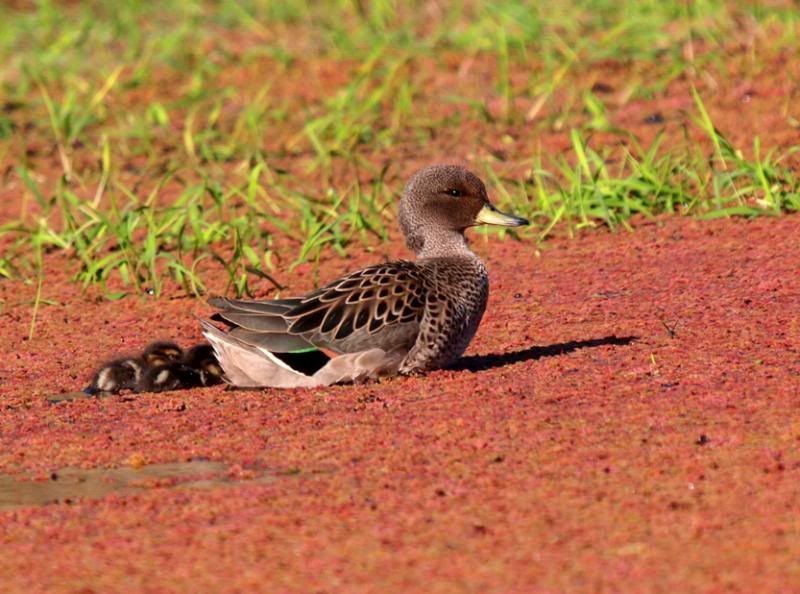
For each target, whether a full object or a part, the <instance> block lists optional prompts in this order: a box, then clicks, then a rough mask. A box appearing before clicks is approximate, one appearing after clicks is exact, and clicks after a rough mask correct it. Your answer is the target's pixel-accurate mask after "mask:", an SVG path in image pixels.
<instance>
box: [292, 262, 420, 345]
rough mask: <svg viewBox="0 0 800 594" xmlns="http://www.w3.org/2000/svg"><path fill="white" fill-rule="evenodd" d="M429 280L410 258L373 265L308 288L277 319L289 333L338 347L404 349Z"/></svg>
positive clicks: (411, 338)
mask: <svg viewBox="0 0 800 594" xmlns="http://www.w3.org/2000/svg"><path fill="white" fill-rule="evenodd" d="M429 285H430V283H429V279H427V278H426V275H425V274H424V271H423V269H422V268H420V266H419V265H418V264H416V263H414V262H405V261H398V262H390V263H387V264H378V265H375V266H370V267H368V268H364V269H362V270H359V271H358V272H354V273H352V274H349V275H347V276H344V277H342V278H340V279H338V280H336V281H334V282H332V283H330V284H328V285H326V286H324V287H322V288H321V289H318V290H316V291H314V292H313V293H311V294H309V295H308V296H306V297H304V298H302V299H301V300H300V303H298V304H296V305H294V306H293V307H292V308H291V309H289V311H287V312H286V313H283V314H281V318H282V319H283V320H285V321H286V322H287V324H288V326H287V331H288V332H289V333H290V334H292V335H296V336H303V337H305V338H306V340H308V341H309V342H310V343H312V344H314V345H317V346H320V347H324V348H330V349H332V350H334V351H338V352H356V351H359V350H366V349H369V348H373V347H377V348H381V349H384V350H387V351H389V350H392V349H397V348H402V347H403V346H406V345H407V346H408V348H410V345H411V344H413V342H414V340H415V337H416V332H417V331H418V328H419V321H420V320H421V319H422V315H423V313H424V311H425V302H426V297H427V296H428V293H429V292H430V286H429Z"/></svg>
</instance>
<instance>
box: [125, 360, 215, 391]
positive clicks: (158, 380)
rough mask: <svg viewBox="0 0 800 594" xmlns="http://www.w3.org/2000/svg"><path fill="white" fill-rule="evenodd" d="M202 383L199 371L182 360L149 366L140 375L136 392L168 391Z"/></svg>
mask: <svg viewBox="0 0 800 594" xmlns="http://www.w3.org/2000/svg"><path fill="white" fill-rule="evenodd" d="M202 385H204V384H203V381H202V377H201V372H200V371H198V370H197V369H193V368H191V367H189V366H188V365H186V364H185V363H183V362H182V361H172V362H170V363H167V364H166V365H157V366H153V367H150V368H149V369H147V370H146V371H145V373H144V374H143V375H142V378H141V380H140V381H139V384H138V385H137V389H136V391H137V392H168V391H171V390H186V389H189V388H198V387H200V386H202Z"/></svg>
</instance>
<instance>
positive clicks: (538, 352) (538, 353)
mask: <svg viewBox="0 0 800 594" xmlns="http://www.w3.org/2000/svg"><path fill="white" fill-rule="evenodd" d="M638 338H639V337H638V336H604V337H603V338H590V339H589V340H571V341H569V342H561V343H557V344H550V345H547V346H532V347H528V348H527V349H522V350H521V351H513V352H510V353H502V354H497V355H495V354H492V355H470V356H468V357H462V358H461V359H459V360H458V361H457V362H456V363H455V364H454V365H452V366H451V367H450V369H453V370H455V371H485V370H486V369H493V368H495V367H504V366H506V365H512V364H514V363H521V362H522V361H531V360H534V359H541V358H543V357H556V356H558V355H564V354H566V353H571V352H572V351H577V350H578V349H590V348H594V347H599V346H606V345H617V346H624V345H628V344H631V343H632V342H634V341H635V340H636V339H638Z"/></svg>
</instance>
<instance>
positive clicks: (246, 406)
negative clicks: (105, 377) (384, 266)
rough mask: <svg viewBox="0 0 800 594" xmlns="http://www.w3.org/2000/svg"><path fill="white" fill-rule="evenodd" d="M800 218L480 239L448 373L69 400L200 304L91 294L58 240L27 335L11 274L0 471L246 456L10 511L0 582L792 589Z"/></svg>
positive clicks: (185, 339) (24, 304)
mask: <svg viewBox="0 0 800 594" xmlns="http://www.w3.org/2000/svg"><path fill="white" fill-rule="evenodd" d="M798 223H800V220H799V219H798V217H797V216H785V217H782V218H778V219H769V218H763V219H758V220H754V221H744V220H721V221H712V222H698V221H693V220H690V219H677V218H669V219H664V220H658V221H655V222H653V223H646V224H640V225H639V226H638V227H637V231H636V232H635V233H631V234H628V233H624V232H622V233H617V234H609V233H605V232H594V233H590V234H587V235H584V236H583V237H581V238H579V239H576V240H565V239H564V240H562V239H554V240H552V241H550V242H548V243H547V244H546V245H545V246H543V247H540V248H539V249H540V250H541V251H537V248H536V247H535V246H534V245H533V244H531V243H518V242H514V241H510V240H508V241H504V242H499V241H496V240H491V241H486V242H484V241H483V240H482V239H481V240H476V242H475V244H476V245H475V247H476V249H477V251H479V253H481V254H482V255H483V256H484V257H485V259H486V261H487V264H488V266H489V269H490V273H491V279H492V294H491V297H490V303H489V309H488V312H487V314H486V317H485V319H484V322H483V324H482V326H481V329H480V331H479V333H478V335H477V337H476V339H475V341H474V342H473V344H472V346H471V347H470V350H469V352H468V356H467V357H465V359H464V360H463V361H462V364H461V365H460V368H459V369H456V370H448V371H441V372H436V373H432V374H430V375H428V376H425V377H414V378H398V379H392V380H388V381H385V382H382V383H380V384H367V385H360V386H337V387H333V388H327V389H319V390H296V391H277V390H264V391H228V390H225V389H223V388H221V387H219V388H209V389H203V390H195V391H190V392H173V393H166V394H157V395H156V394H145V395H139V396H136V397H111V398H106V399H101V400H80V401H75V402H68V403H61V404H50V403H48V401H47V398H46V397H47V396H48V395H49V394H51V393H53V392H60V391H68V390H74V389H76V388H79V387H81V386H82V385H83V384H84V383H85V382H86V380H87V379H88V377H89V374H90V372H91V370H92V367H93V365H94V364H95V363H96V362H97V360H98V359H99V358H102V357H105V356H107V355H109V354H110V353H111V352H112V351H125V350H135V349H137V348H139V347H141V346H143V345H144V343H146V342H147V341H149V340H150V339H152V338H155V337H174V338H178V339H179V340H180V341H181V342H182V343H183V344H188V343H190V342H191V341H192V340H194V339H196V338H197V337H198V336H199V333H198V332H197V324H196V320H195V319H194V318H193V315H204V314H206V313H208V308H207V307H206V306H205V305H204V304H203V303H202V302H200V301H194V300H189V299H184V298H181V299H178V298H175V299H169V298H163V299H159V300H154V299H148V298H142V299H138V298H127V299H124V300H122V301H119V302H114V303H112V302H97V303H95V302H94V301H93V300H91V299H89V298H88V297H85V296H82V295H81V294H80V292H79V290H78V289H77V288H76V287H74V285H71V284H69V283H67V282H66V279H67V272H65V271H64V268H65V267H64V266H62V265H60V264H59V261H58V258H57V257H53V258H51V259H50V260H49V262H50V263H51V265H52V270H51V271H48V277H47V278H48V283H47V289H46V295H45V296H46V297H47V298H48V299H53V300H55V301H56V303H55V304H54V305H48V306H45V307H44V308H43V309H42V311H41V312H40V317H39V320H38V322H37V326H36V333H35V337H34V338H33V339H32V340H26V337H27V334H28V325H29V322H30V300H31V298H32V296H33V291H34V287H31V286H28V285H25V284H23V283H21V282H16V281H13V282H12V281H2V282H0V298H1V299H3V300H4V303H5V308H4V309H3V310H2V311H0V381H2V387H1V388H0V390H2V397H0V410H1V412H0V473H5V474H7V475H12V476H14V477H15V478H17V479H20V480H23V479H25V480H27V479H36V480H38V481H48V480H51V479H50V475H51V473H52V472H55V471H58V470H59V469H61V468H64V467H81V468H103V467H120V466H123V467H124V466H132V467H140V466H142V465H147V464H156V463H165V462H182V461H188V460H192V459H208V460H211V461H218V462H224V463H227V464H228V465H229V466H228V470H227V472H226V473H225V474H224V475H223V476H221V477H220V476H217V480H216V481H214V482H210V483H200V484H193V485H189V486H183V487H180V485H179V484H177V485H176V481H169V480H166V481H160V480H151V481H150V482H147V481H144V482H143V483H142V484H141V485H139V486H140V487H141V488H140V490H139V491H138V492H137V493H133V494H131V493H128V494H124V495H123V494H110V495H107V496H105V497H103V498H100V499H92V500H76V501H71V502H62V503H57V504H50V505H38V506H21V507H15V508H6V509H3V510H0V550H2V554H0V590H2V591H3V592H23V591H25V592H43V591H47V592H111V591H131V590H133V589H137V590H139V591H143V592H165V591H180V592H201V591H202V592H219V591H241V592H251V591H255V590H269V591H278V592H281V591H298V592H412V591H414V592H416V591H418V592H451V591H465V592H467V591H468V592H556V591H565V592H620V591H625V592H754V591H759V592H787V593H788V592H797V591H800V561H798V559H800V523H799V522H798V515H797V509H798V506H800V486H798V485H800V414H798V410H800V280H798V279H799V278H800V257H798V254H799V253H800V250H799V249H798V248H800V234H798V231H797V229H798ZM385 251H386V252H387V253H389V254H392V255H395V256H396V255H401V254H403V253H404V251H403V249H402V247H401V246H400V245H399V244H397V243H395V244H392V245H389V246H386V248H385ZM376 259H379V258H378V256H377V255H376V254H371V255H366V254H365V255H360V256H358V257H356V258H352V259H349V260H332V261H330V262H328V263H327V264H326V267H325V268H324V272H323V274H324V275H325V276H326V277H328V276H329V277H333V276H334V275H336V274H338V273H339V272H342V271H344V270H345V269H352V268H355V267H357V266H359V265H362V264H365V263H367V262H369V261H375V260H376ZM62 264H63V263H62ZM284 280H287V279H284ZM291 280H292V289H293V290H297V291H301V290H303V289H306V288H308V286H310V285H309V283H310V279H309V276H308V275H304V274H303V270H302V269H300V270H299V271H297V273H296V275H293V277H292V279H291ZM265 477H266V478H265ZM178 483H180V481H178Z"/></svg>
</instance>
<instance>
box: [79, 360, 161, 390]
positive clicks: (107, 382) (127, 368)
mask: <svg viewBox="0 0 800 594" xmlns="http://www.w3.org/2000/svg"><path fill="white" fill-rule="evenodd" d="M145 367H146V365H145V362H144V361H143V360H142V359H141V358H140V357H123V358H120V359H114V360H112V361H109V362H108V363H104V364H103V365H101V366H100V368H99V369H98V370H97V371H96V372H95V374H94V376H92V381H91V383H90V384H89V385H88V386H87V387H86V388H84V390H83V391H84V392H85V393H87V394H90V395H92V396H94V395H96V394H103V393H105V394H117V393H119V392H121V391H122V390H134V391H136V390H137V389H138V387H139V382H140V381H141V379H142V376H143V375H144V373H145Z"/></svg>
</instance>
